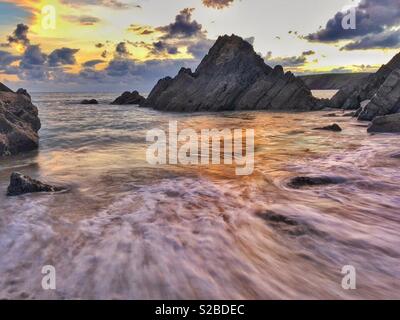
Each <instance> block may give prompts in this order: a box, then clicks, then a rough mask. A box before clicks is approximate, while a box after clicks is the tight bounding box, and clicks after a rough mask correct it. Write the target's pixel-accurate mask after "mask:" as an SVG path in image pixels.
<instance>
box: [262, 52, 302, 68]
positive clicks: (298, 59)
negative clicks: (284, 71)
mask: <svg viewBox="0 0 400 320" xmlns="http://www.w3.org/2000/svg"><path fill="white" fill-rule="evenodd" d="M306 53H308V52H306ZM264 60H265V62H266V63H267V64H268V65H270V66H273V67H274V66H277V65H280V66H282V67H299V66H303V65H304V64H305V63H306V62H307V55H305V54H304V53H303V54H302V55H301V56H292V57H275V58H273V57H272V52H271V51H269V52H268V53H267V56H266V57H265V58H264Z"/></svg>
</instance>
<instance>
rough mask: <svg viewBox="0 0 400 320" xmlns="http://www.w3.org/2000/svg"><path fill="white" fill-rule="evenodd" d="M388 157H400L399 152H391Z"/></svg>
mask: <svg viewBox="0 0 400 320" xmlns="http://www.w3.org/2000/svg"><path fill="white" fill-rule="evenodd" d="M390 157H391V158H393V159H400V152H397V153H393V154H391V155H390Z"/></svg>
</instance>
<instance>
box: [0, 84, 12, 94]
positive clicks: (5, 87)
mask: <svg viewBox="0 0 400 320" xmlns="http://www.w3.org/2000/svg"><path fill="white" fill-rule="evenodd" d="M0 91H2V92H14V91H12V90H11V89H10V88H9V87H7V86H6V85H4V84H2V83H1V82H0Z"/></svg>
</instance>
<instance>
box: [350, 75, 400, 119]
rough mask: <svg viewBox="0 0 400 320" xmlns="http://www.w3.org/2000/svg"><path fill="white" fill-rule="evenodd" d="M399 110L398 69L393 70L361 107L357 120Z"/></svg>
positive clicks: (399, 87)
mask: <svg viewBox="0 0 400 320" xmlns="http://www.w3.org/2000/svg"><path fill="white" fill-rule="evenodd" d="M399 111H400V69H397V70H395V71H393V72H392V73H391V74H390V75H389V76H388V78H387V79H386V81H385V82H384V83H383V84H382V85H381V87H380V88H379V90H378V91H377V93H376V94H375V96H374V97H373V98H372V100H371V101H370V102H369V103H368V104H367V105H366V106H364V107H362V108H361V112H360V113H359V116H358V120H364V121H371V120H373V119H374V118H375V117H379V116H385V115H389V114H393V113H397V112H399Z"/></svg>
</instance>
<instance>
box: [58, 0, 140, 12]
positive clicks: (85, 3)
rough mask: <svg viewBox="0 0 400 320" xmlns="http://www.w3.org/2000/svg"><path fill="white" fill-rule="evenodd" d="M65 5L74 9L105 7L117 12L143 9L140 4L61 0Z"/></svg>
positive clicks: (107, 0)
mask: <svg viewBox="0 0 400 320" xmlns="http://www.w3.org/2000/svg"><path fill="white" fill-rule="evenodd" d="M61 2H62V3H63V4H66V5H71V6H73V7H80V6H88V5H89V6H104V7H108V8H111V9H116V10H125V9H130V8H138V9H141V6H140V5H138V4H131V3H127V2H124V1H119V0H61Z"/></svg>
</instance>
